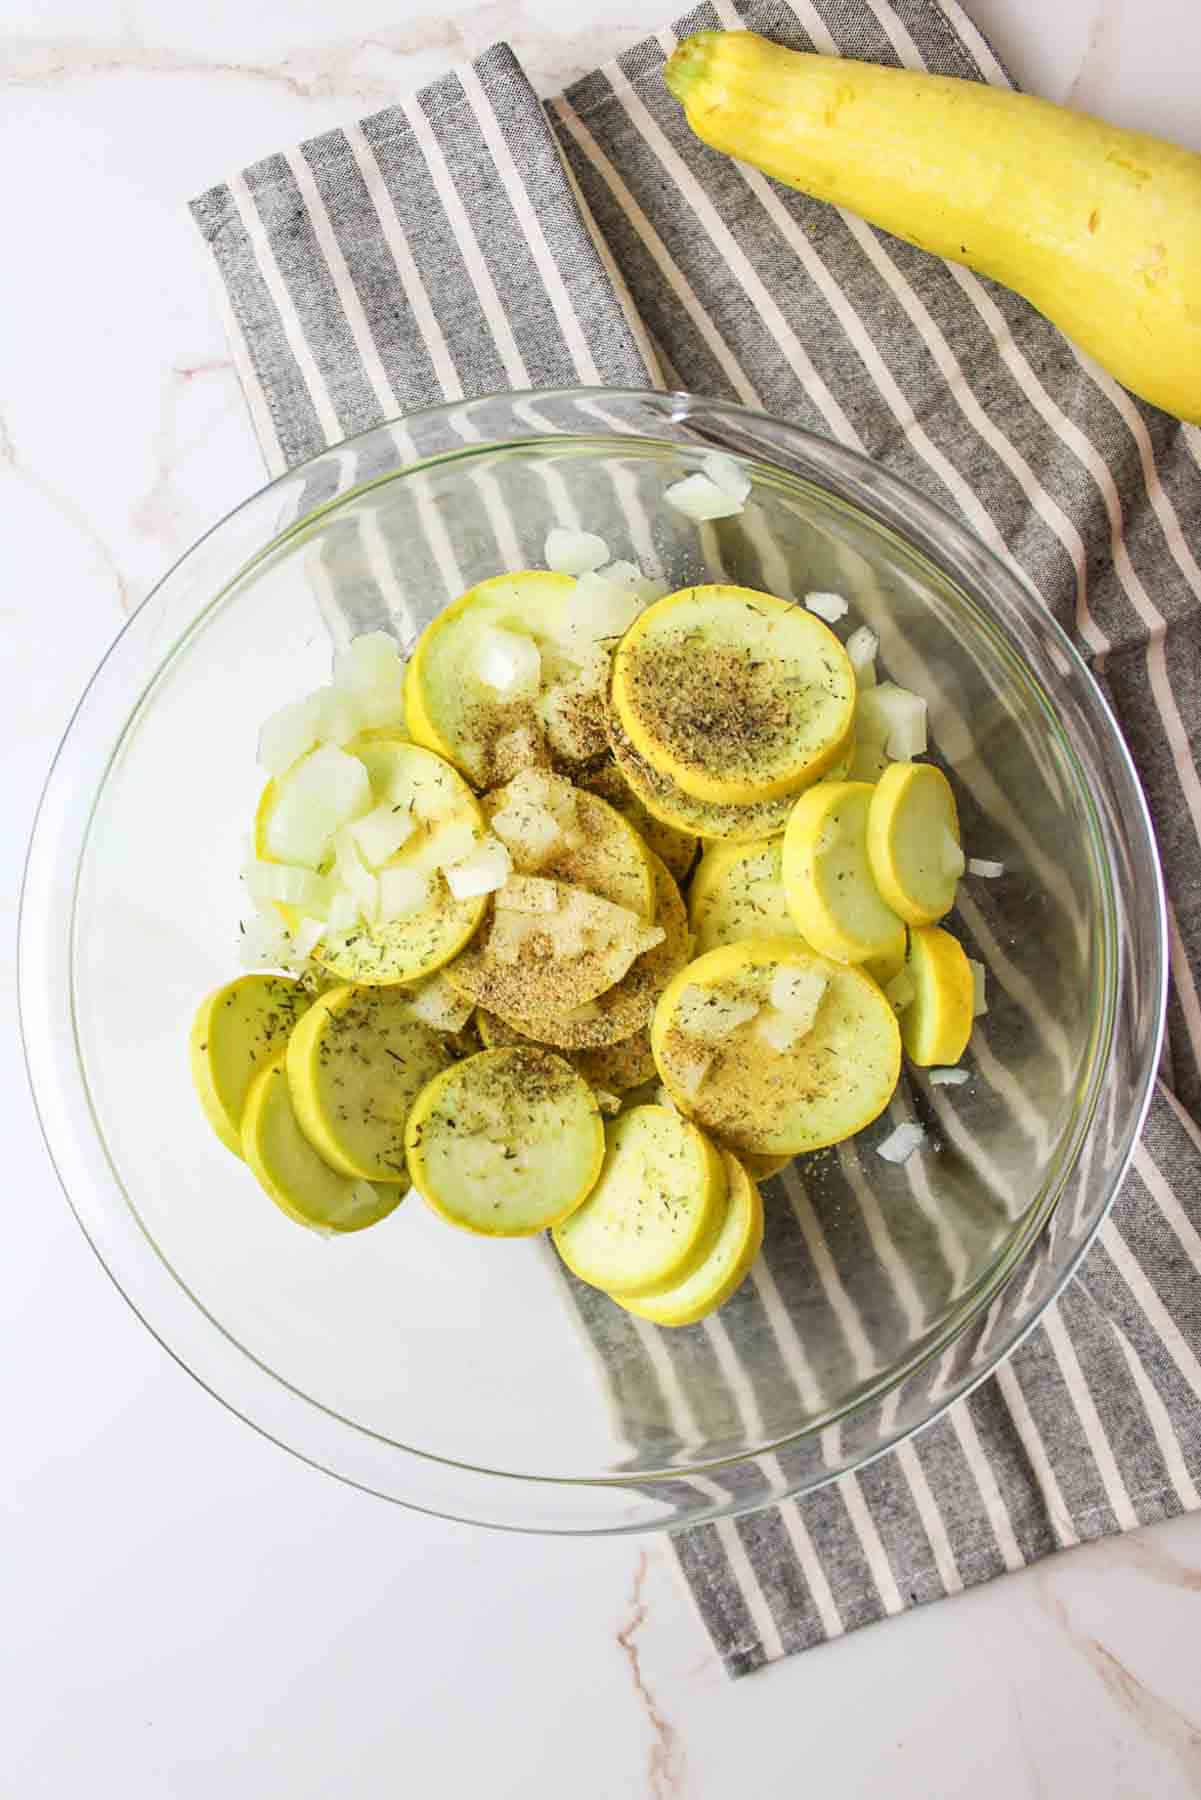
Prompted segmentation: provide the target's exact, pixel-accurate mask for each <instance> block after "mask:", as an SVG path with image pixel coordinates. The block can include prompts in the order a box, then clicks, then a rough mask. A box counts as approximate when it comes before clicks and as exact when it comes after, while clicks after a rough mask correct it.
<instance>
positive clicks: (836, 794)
mask: <svg viewBox="0 0 1201 1800" xmlns="http://www.w3.org/2000/svg"><path fill="white" fill-rule="evenodd" d="M871 799H872V789H871V788H870V787H869V786H868V785H867V783H866V782H863V781H830V782H822V783H821V784H820V785H819V786H818V787H814V788H810V790H809V792H808V793H806V794H802V795H801V797H800V799H799V800H798V801H797V802H796V805H795V806H794V807H793V809H792V813H791V816H790V817H789V820H788V825H787V828H786V830H785V832H784V849H783V856H782V864H781V866H782V873H783V880H784V891H785V893H786V894H787V896H788V906H789V910H790V911H791V913H792V916H793V919H794V920H795V921H796V925H797V928H798V930H799V931H800V933H801V936H802V937H803V938H805V939H806V941H807V942H808V943H810V944H812V946H813V948H814V949H815V950H818V951H820V952H821V954H822V955H823V956H829V957H832V958H833V959H834V961H835V962H865V961H866V960H867V958H868V957H869V956H870V957H882V956H883V957H887V956H895V955H896V953H897V951H898V950H899V951H900V953H901V954H902V955H904V947H905V927H904V925H903V923H902V922H901V920H900V919H899V918H898V917H897V915H896V913H895V912H894V911H893V910H892V908H891V907H890V906H889V905H888V904H887V903H886V902H885V901H884V900H883V899H882V898H881V896H880V891H879V889H878V888H877V886H876V883H875V878H874V876H873V875H872V870H871V864H870V863H869V861H868V856H867V819H868V808H869V807H870V805H871Z"/></svg>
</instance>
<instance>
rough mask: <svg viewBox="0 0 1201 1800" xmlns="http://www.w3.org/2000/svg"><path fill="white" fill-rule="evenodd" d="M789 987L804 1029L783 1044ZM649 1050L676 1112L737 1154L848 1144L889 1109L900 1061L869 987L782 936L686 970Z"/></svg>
mask: <svg viewBox="0 0 1201 1800" xmlns="http://www.w3.org/2000/svg"><path fill="white" fill-rule="evenodd" d="M797 990H799V991H800V994H801V996H803V995H804V992H805V990H808V991H809V995H810V1002H811V1004H810V1007H809V1022H808V1024H807V1025H805V1024H804V1021H803V1020H802V1021H801V1022H800V1023H799V1024H797V1028H796V1033H795V1036H794V1037H793V1038H792V1041H791V1042H789V1041H788V1037H789V1034H788V1031H787V1030H785V1031H783V1032H782V1033H781V1031H780V1030H779V1026H780V1022H781V1021H780V1014H779V1010H778V1002H780V1001H784V1002H786V1003H790V993H792V992H796V991H797ZM814 995H816V1004H815V1005H813V1004H812V1001H813V998H814ZM785 1017H786V1018H787V1015H785ZM651 1048H652V1049H653V1051H654V1054H655V1062H656V1064H657V1066H658V1069H659V1073H660V1075H661V1076H662V1078H663V1084H664V1086H665V1087H666V1088H667V1091H668V1093H669V1094H670V1095H671V1096H672V1098H673V1100H674V1101H675V1102H676V1104H677V1106H680V1107H681V1108H683V1109H684V1110H685V1111H686V1112H687V1113H688V1115H689V1116H690V1117H691V1118H693V1119H695V1120H696V1122H697V1124H699V1125H701V1126H703V1127H704V1129H705V1130H706V1131H708V1132H711V1133H712V1135H713V1136H714V1137H715V1138H716V1139H717V1140H718V1142H719V1143H722V1144H725V1145H728V1146H729V1147H730V1148H731V1149H732V1150H733V1151H734V1152H735V1154H736V1155H739V1156H741V1155H743V1154H744V1153H746V1152H749V1153H751V1154H753V1155H755V1156H764V1157H770V1156H795V1155H799V1154H800V1153H801V1152H803V1151H807V1150H819V1149H821V1148H822V1146H823V1145H826V1144H836V1143H839V1142H840V1141H841V1140H842V1139H843V1138H847V1137H851V1136H852V1135H853V1134H854V1133H855V1132H856V1131H860V1130H862V1128H863V1127H864V1126H865V1125H870V1123H871V1121H872V1120H873V1119H874V1118H876V1117H877V1115H878V1114H879V1113H880V1112H881V1111H882V1110H883V1109H884V1107H885V1106H887V1104H888V1102H889V1100H890V1099H891V1097H892V1093H893V1089H894V1088H895V1087H896V1083H897V1076H898V1074H899V1072H900V1064H901V1040H900V1032H899V1030H898V1028H897V1021H896V1015H895V1014H894V1012H893V1010H892V1007H891V1006H890V1005H889V1003H888V1001H887V1000H886V999H885V997H884V995H883V993H882V992H881V991H880V989H879V988H878V987H877V985H876V983H875V982H874V981H872V980H871V978H870V977H869V976H867V975H865V974H863V972H862V971H861V970H860V969H857V968H854V967H851V966H848V965H845V964H839V963H834V962H829V961H827V960H826V959H825V958H824V957H821V956H818V955H816V954H815V953H814V952H813V951H812V950H810V949H808V947H807V946H806V945H804V944H803V943H800V942H798V941H797V940H796V939H789V938H749V939H745V940H744V941H742V942H741V943H737V944H725V945H722V946H721V948H720V949H717V950H710V951H709V952H708V953H707V954H706V955H704V956H701V957H698V958H697V960H696V961H695V962H693V963H689V964H688V966H687V967H686V968H684V969H682V970H681V971H680V973H679V974H678V975H677V976H676V977H675V979H674V980H673V981H672V983H671V985H670V987H669V988H668V989H667V990H666V992H665V993H664V995H663V997H662V999H661V1000H660V1001H659V1004H658V1006H657V1007H656V1009H655V1017H654V1020H653V1022H652V1025H651Z"/></svg>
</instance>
